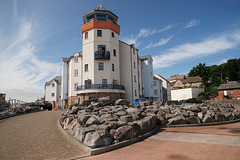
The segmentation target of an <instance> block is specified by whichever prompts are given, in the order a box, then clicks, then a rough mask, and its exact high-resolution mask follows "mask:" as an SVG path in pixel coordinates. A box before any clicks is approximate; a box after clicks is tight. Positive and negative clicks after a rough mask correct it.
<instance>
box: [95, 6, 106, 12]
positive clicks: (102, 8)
mask: <svg viewBox="0 0 240 160" xmlns="http://www.w3.org/2000/svg"><path fill="white" fill-rule="evenodd" d="M94 10H95V11H97V10H98V11H100V10H101V11H106V9H105V8H104V7H103V6H102V5H101V4H99V6H97V7H96V8H95V9H94Z"/></svg>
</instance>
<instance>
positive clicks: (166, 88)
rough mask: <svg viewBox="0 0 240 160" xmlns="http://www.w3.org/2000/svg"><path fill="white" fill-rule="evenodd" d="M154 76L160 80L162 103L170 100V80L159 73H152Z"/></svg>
mask: <svg viewBox="0 0 240 160" xmlns="http://www.w3.org/2000/svg"><path fill="white" fill-rule="evenodd" d="M154 77H155V78H157V79H159V80H161V81H162V92H163V100H162V101H163V103H166V102H168V101H170V100H171V86H170V82H169V81H168V80H166V79H165V78H163V77H162V76H160V75H159V74H154Z"/></svg>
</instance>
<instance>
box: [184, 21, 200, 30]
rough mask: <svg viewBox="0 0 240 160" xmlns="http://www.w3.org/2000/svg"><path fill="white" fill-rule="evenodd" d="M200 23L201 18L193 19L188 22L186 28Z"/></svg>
mask: <svg viewBox="0 0 240 160" xmlns="http://www.w3.org/2000/svg"><path fill="white" fill-rule="evenodd" d="M199 24H200V20H196V19H193V20H191V21H190V22H188V24H187V25H186V26H185V27H184V28H191V27H193V26H196V25H199Z"/></svg>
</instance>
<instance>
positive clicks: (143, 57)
mask: <svg viewBox="0 0 240 160" xmlns="http://www.w3.org/2000/svg"><path fill="white" fill-rule="evenodd" d="M149 58H150V59H151V60H152V61H153V59H152V56H151V55H146V56H142V57H139V59H140V60H145V59H149Z"/></svg>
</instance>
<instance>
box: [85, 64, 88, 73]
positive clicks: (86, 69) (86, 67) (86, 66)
mask: <svg viewBox="0 0 240 160" xmlns="http://www.w3.org/2000/svg"><path fill="white" fill-rule="evenodd" d="M84 70H85V72H87V71H88V64H85V68H84Z"/></svg>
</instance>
